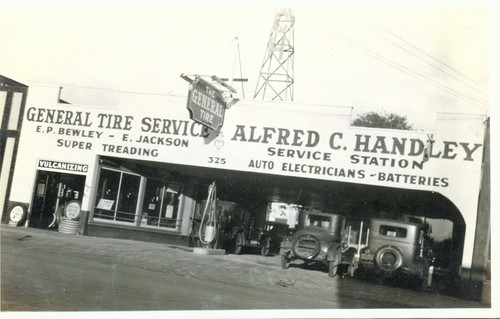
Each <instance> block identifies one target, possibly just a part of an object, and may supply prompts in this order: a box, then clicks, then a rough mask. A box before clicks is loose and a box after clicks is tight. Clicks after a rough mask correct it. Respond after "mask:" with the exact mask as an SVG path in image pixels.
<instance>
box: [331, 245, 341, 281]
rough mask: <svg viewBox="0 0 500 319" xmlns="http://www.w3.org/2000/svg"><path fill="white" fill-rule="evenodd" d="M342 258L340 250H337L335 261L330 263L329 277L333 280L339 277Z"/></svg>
mask: <svg viewBox="0 0 500 319" xmlns="http://www.w3.org/2000/svg"><path fill="white" fill-rule="evenodd" d="M341 258H342V256H341V255H340V249H338V248H337V249H336V250H335V254H334V259H333V260H332V261H330V262H328V276H330V277H332V278H333V277H335V276H337V271H338V269H339V265H340V261H341Z"/></svg>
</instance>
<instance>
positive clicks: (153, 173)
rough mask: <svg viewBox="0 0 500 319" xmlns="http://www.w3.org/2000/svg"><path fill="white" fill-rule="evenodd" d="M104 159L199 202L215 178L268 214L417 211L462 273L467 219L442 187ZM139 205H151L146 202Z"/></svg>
mask: <svg viewBox="0 0 500 319" xmlns="http://www.w3.org/2000/svg"><path fill="white" fill-rule="evenodd" d="M100 161H101V162H103V163H107V164H108V165H112V166H114V167H117V168H118V167H119V168H122V169H124V170H126V171H128V172H129V173H130V174H137V175H140V176H145V177H147V178H149V179H151V180H153V179H158V178H159V179H162V180H164V181H167V182H169V183H171V184H172V185H176V188H175V193H180V192H183V193H188V195H189V196H190V197H191V198H193V199H194V200H195V201H196V202H198V203H200V202H201V201H203V200H205V199H206V198H207V192H208V188H209V185H210V184H211V183H213V182H215V183H216V185H217V198H218V200H221V201H229V202H234V203H238V204H239V205H241V206H243V207H245V208H246V209H247V210H248V211H249V212H250V213H251V214H252V215H254V216H257V215H259V216H265V212H266V210H267V207H268V203H270V202H279V203H289V204H296V205H300V206H301V207H304V208H307V209H314V210H319V211H323V212H326V213H335V214H341V215H344V216H345V217H346V218H347V219H348V220H350V221H351V222H352V223H353V224H355V223H358V222H360V221H363V222H364V223H366V224H367V223H368V221H369V220H370V218H374V217H382V218H392V219H398V218H402V217H403V216H414V217H415V218H419V219H421V220H424V221H425V222H427V223H429V224H430V225H431V226H432V227H433V235H434V237H435V238H436V240H435V242H436V243H437V244H438V249H437V251H436V253H439V256H436V259H437V261H438V262H439V264H440V268H441V269H442V270H443V273H445V276H447V277H449V278H450V279H453V278H455V277H457V276H458V274H459V273H460V267H461V264H462V255H463V247H464V238H465V226H466V225H465V222H464V219H463V217H462V215H461V213H460V212H459V211H458V209H457V208H456V206H455V205H454V204H453V203H451V201H449V200H448V199H447V198H446V197H444V196H443V195H441V194H439V193H436V192H428V191H416V190H410V189H400V188H389V187H380V186H372V185H362V184H354V183H343V182H334V181H327V180H319V179H308V178H298V177H290V176H281V175H270V174H260V173H249V172H243V171H233V170H224V169H216V168H205V167H197V166H187V165H179V164H171V163H160V162H149V161H138V160H130V159H121V158H114V157H101V159H100ZM186 184H189V185H190V186H189V187H187V185H186ZM165 185H167V186H168V184H165ZM193 185H195V187H193ZM139 187H143V189H144V190H147V189H148V185H147V182H146V184H145V185H143V186H140V185H139V183H138V185H137V189H139ZM166 189H168V187H166ZM137 198H138V199H142V200H143V201H144V200H146V198H145V197H144V194H137ZM172 198H174V197H172ZM174 203H175V201H174ZM96 205H97V204H96ZM136 205H137V207H146V206H144V205H146V204H144V203H137V204H136ZM147 207H152V206H147ZM155 207H156V206H155ZM177 207H178V206H175V209H177ZM182 214H183V212H181V211H175V215H174V218H177V219H178V220H180V219H179V218H180V216H182ZM160 215H161V216H163V215H162V214H160ZM139 218H140V217H138V216H136V217H135V219H134V218H132V219H131V220H135V221H136V223H137V224H138V225H139V224H140V220H139ZM366 224H365V225H366ZM433 224H434V225H435V226H434V225H433Z"/></svg>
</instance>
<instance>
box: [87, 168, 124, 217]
mask: <svg viewBox="0 0 500 319" xmlns="http://www.w3.org/2000/svg"><path fill="white" fill-rule="evenodd" d="M120 175H121V173H120V172H115V171H112V170H108V169H105V168H103V169H101V176H99V184H98V185H99V186H98V188H97V202H96V203H97V205H96V210H95V213H94V217H96V218H104V219H114V210H115V207H116V198H117V194H118V188H119V185H120Z"/></svg>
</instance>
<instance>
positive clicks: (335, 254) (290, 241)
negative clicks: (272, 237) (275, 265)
mask: <svg viewBox="0 0 500 319" xmlns="http://www.w3.org/2000/svg"><path fill="white" fill-rule="evenodd" d="M344 227H345V218H344V216H342V215H337V214H328V213H325V212H319V211H314V210H309V211H308V210H302V211H301V212H300V215H299V223H298V226H297V230H296V231H295V232H294V233H293V235H291V236H287V237H285V238H284V239H283V241H282V242H281V247H280V255H281V266H282V268H283V269H287V268H289V267H290V264H291V263H292V262H293V261H295V260H302V261H303V262H304V263H305V264H306V265H309V264H313V263H321V264H324V265H325V266H328V275H329V276H330V277H335V276H336V275H337V270H338V267H339V266H340V265H341V263H342V249H344V248H345V247H346V246H347V243H345V242H343V239H344Z"/></svg>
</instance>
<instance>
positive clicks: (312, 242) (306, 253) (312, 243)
mask: <svg viewBox="0 0 500 319" xmlns="http://www.w3.org/2000/svg"><path fill="white" fill-rule="evenodd" d="M320 248H321V244H320V242H319V240H318V239H317V238H316V237H314V236H312V235H308V234H306V235H302V236H299V237H297V239H295V240H294V242H293V244H292V249H293V254H294V255H295V257H297V258H300V259H305V260H309V259H314V258H315V257H316V256H317V255H318V253H319V251H320Z"/></svg>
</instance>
